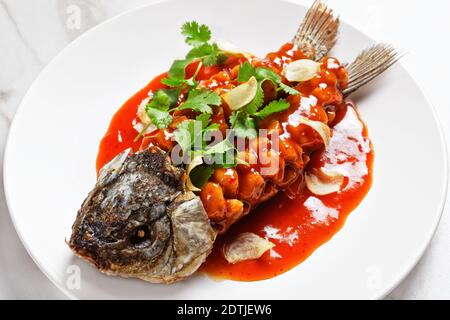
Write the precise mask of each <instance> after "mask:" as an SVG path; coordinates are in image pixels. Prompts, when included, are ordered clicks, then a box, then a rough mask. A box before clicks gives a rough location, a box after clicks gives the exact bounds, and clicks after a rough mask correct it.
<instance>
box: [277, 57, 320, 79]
mask: <svg viewBox="0 0 450 320" xmlns="http://www.w3.org/2000/svg"><path fill="white" fill-rule="evenodd" d="M319 72H320V63H318V62H315V61H313V60H308V59H302V60H297V61H294V62H291V63H289V64H286V65H285V66H284V68H283V74H284V76H285V77H286V79H288V80H289V81H290V82H303V81H308V80H311V79H312V78H314V77H315V76H316V75H318V74H319Z"/></svg>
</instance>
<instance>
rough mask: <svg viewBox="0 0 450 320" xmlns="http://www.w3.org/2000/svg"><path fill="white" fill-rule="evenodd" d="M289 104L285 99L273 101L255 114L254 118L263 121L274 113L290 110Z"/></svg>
mask: <svg viewBox="0 0 450 320" xmlns="http://www.w3.org/2000/svg"><path fill="white" fill-rule="evenodd" d="M289 106H290V104H289V102H287V101H286V100H284V99H281V100H278V101H272V102H270V103H269V104H268V105H267V106H265V107H264V108H263V109H261V110H260V111H258V112H257V113H255V114H254V116H256V117H258V118H260V119H263V118H266V117H268V116H270V115H272V114H274V113H278V112H282V111H285V110H287V109H289Z"/></svg>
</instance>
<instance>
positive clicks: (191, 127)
mask: <svg viewBox="0 0 450 320" xmlns="http://www.w3.org/2000/svg"><path fill="white" fill-rule="evenodd" d="M194 122H195V121H194V120H187V121H183V122H181V123H179V124H178V126H177V129H176V130H175V131H174V133H173V134H174V138H175V141H176V142H177V143H178V144H179V145H180V147H181V150H183V153H187V152H188V151H189V150H191V147H192V145H193V143H194V142H193V141H194V134H195V123H194Z"/></svg>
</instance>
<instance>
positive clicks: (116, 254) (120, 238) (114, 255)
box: [68, 0, 399, 283]
mask: <svg viewBox="0 0 450 320" xmlns="http://www.w3.org/2000/svg"><path fill="white" fill-rule="evenodd" d="M338 26H339V19H338V18H337V17H336V16H334V13H333V12H332V11H331V10H330V9H328V7H327V6H325V5H324V4H323V2H322V1H321V0H316V1H315V2H314V5H313V6H312V7H311V9H310V10H309V11H308V13H307V15H306V18H305V20H304V22H303V23H302V25H301V26H300V28H299V30H298V32H297V35H296V36H295V38H294V39H293V40H292V43H293V44H294V45H296V46H298V47H300V48H302V50H304V52H305V53H306V54H307V56H308V57H309V58H311V59H313V60H316V61H319V60H320V59H321V58H322V57H324V56H325V55H326V54H327V53H328V52H329V51H330V50H331V48H332V47H333V45H334V44H335V42H336V36H337V29H338ZM398 58H399V56H398V55H397V53H396V52H395V50H393V49H392V48H391V47H389V46H387V45H378V46H375V47H373V48H370V49H368V50H366V51H364V52H363V53H362V54H361V55H360V56H359V57H358V58H357V59H356V60H355V61H354V62H353V63H352V64H350V66H349V85H348V88H347V89H346V90H344V91H343V93H344V95H345V96H349V95H350V94H352V93H353V92H354V91H355V90H357V89H358V88H360V87H361V86H363V85H365V84H366V83H368V82H369V81H371V80H373V79H374V78H375V77H377V76H378V75H380V74H381V73H382V72H383V71H385V70H386V69H387V68H389V67H390V66H391V65H392V64H393V63H395V62H396V61H397V60H398ZM184 175H185V173H184V170H183V169H182V168H179V167H175V166H173V165H172V164H171V161H170V157H169V155H168V154H166V153H165V152H163V151H161V150H160V149H156V148H151V149H146V150H144V151H141V152H138V153H135V154H132V153H131V150H126V151H124V152H123V153H121V154H119V155H118V156H116V157H115V158H114V159H113V160H112V161H111V162H110V163H108V164H107V165H105V166H104V167H103V168H102V170H101V171H100V173H99V177H98V181H97V183H96V185H95V187H94V189H93V190H92V191H91V192H90V193H89V195H88V197H87V199H86V200H85V201H84V202H83V204H82V206H81V209H80V210H79V211H78V214H77V218H76V221H75V223H74V225H73V227H72V236H71V238H70V241H69V242H68V244H69V246H70V248H71V249H72V250H73V252H74V253H75V254H76V255H78V256H79V257H81V258H83V259H85V260H87V261H89V262H90V263H92V264H93V265H94V266H96V267H97V268H98V269H99V270H100V271H102V272H104V273H106V274H109V275H118V276H123V277H135V278H140V279H143V280H146V281H150V282H156V283H172V282H176V281H179V280H183V279H185V278H186V277H188V276H190V275H192V274H193V273H194V272H195V271H197V269H198V268H199V267H200V266H201V264H202V263H203V262H204V261H205V259H206V257H207V256H208V255H209V253H210V252H211V250H212V247H213V243H214V241H215V238H216V233H215V231H214V230H213V228H212V227H211V224H210V221H209V218H208V216H207V214H206V212H205V209H204V207H203V205H202V202H201V200H200V198H199V197H198V196H196V195H195V194H194V193H192V192H189V191H186V188H185V182H184Z"/></svg>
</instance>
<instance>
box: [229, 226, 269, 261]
mask: <svg viewBox="0 0 450 320" xmlns="http://www.w3.org/2000/svg"><path fill="white" fill-rule="evenodd" d="M273 247H275V245H274V244H273V243H272V242H270V241H268V240H266V239H264V238H261V237H260V236H258V235H256V234H254V233H250V232H246V233H242V234H240V235H238V236H237V237H236V238H235V239H234V240H233V241H232V242H231V243H227V244H226V245H225V246H224V247H223V254H224V256H225V259H227V261H228V262H229V263H232V264H236V263H238V262H242V261H247V260H256V259H259V258H261V256H262V255H263V254H264V253H265V252H266V251H268V250H270V249H272V248H273Z"/></svg>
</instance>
